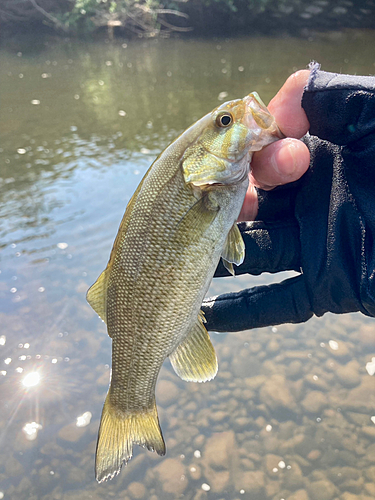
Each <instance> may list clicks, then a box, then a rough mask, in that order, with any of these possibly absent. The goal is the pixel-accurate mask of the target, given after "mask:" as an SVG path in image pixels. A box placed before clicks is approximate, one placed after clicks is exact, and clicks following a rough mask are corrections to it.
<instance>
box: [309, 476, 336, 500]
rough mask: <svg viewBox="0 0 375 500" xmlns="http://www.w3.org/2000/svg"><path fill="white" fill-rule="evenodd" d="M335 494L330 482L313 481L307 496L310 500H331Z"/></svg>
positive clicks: (333, 486) (334, 488) (334, 487)
mask: <svg viewBox="0 0 375 500" xmlns="http://www.w3.org/2000/svg"><path fill="white" fill-rule="evenodd" d="M336 494H337V489H336V486H335V485H334V484H333V483H331V481H328V480H322V481H314V482H312V483H310V485H309V496H310V498H311V500H332V499H333V498H334V497H335V496H336Z"/></svg>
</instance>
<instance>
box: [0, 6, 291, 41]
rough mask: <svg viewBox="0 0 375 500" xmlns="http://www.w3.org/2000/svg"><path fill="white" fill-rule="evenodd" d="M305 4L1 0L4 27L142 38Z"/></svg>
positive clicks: (1, 15)
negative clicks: (31, 26)
mask: <svg viewBox="0 0 375 500" xmlns="http://www.w3.org/2000/svg"><path fill="white" fill-rule="evenodd" d="M299 3H300V0H281V1H280V0H164V1H160V0H138V1H137V0H116V1H114V0H0V26H8V27H9V26H15V25H20V24H34V25H35V24H36V23H39V24H43V25H47V26H48V27H50V28H52V29H53V30H56V31H58V32H62V33H67V34H69V35H80V34H87V33H92V32H94V31H96V30H99V29H100V28H103V27H106V28H108V30H109V34H110V36H113V34H114V30H116V31H119V32H122V33H123V34H127V35H130V34H135V35H138V36H139V35H140V36H156V35H160V34H161V35H163V34H164V35H167V34H169V33H171V32H174V31H177V32H185V31H190V30H192V29H195V30H198V32H200V31H206V30H207V27H208V26H210V30H212V28H214V25H215V24H217V26H219V27H220V25H221V24H223V25H224V26H225V25H226V21H229V23H230V24H231V25H233V24H234V25H236V24H237V23H236V18H237V19H238V17H239V15H241V16H242V17H243V16H244V15H245V17H246V18H249V17H250V16H251V15H256V14H259V13H262V12H264V11H265V10H266V9H267V8H268V7H272V5H273V6H275V5H277V6H278V5H280V4H288V5H296V4H299ZM212 21H214V22H213V25H212Z"/></svg>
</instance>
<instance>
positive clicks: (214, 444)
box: [201, 431, 239, 493]
mask: <svg viewBox="0 0 375 500" xmlns="http://www.w3.org/2000/svg"><path fill="white" fill-rule="evenodd" d="M238 462H239V455H238V452H237V443H236V438H235V434H234V432H233V431H226V432H220V433H215V434H213V435H212V436H211V437H209V438H208V439H207V442H206V445H205V447H204V451H203V454H202V459H201V464H202V466H203V469H204V474H205V477H206V479H207V482H208V483H209V484H210V485H211V489H212V491H213V492H214V493H218V492H220V491H222V490H224V489H226V488H227V487H228V486H229V484H230V483H231V482H232V479H233V478H232V477H231V476H232V471H233V472H234V471H236V470H237V469H238Z"/></svg>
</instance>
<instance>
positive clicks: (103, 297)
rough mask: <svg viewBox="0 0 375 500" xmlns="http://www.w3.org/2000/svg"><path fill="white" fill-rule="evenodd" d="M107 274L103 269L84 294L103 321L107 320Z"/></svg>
mask: <svg viewBox="0 0 375 500" xmlns="http://www.w3.org/2000/svg"><path fill="white" fill-rule="evenodd" d="M107 274H108V273H107V270H105V271H103V272H102V274H101V275H100V276H99V278H98V279H97V280H96V281H95V283H94V284H93V285H91V287H90V288H89V289H88V291H87V294H86V299H87V302H88V303H89V304H90V306H91V307H92V308H93V309H94V311H95V312H96V314H98V315H99V316H100V317H101V319H102V320H103V321H105V322H107V282H108V276H107Z"/></svg>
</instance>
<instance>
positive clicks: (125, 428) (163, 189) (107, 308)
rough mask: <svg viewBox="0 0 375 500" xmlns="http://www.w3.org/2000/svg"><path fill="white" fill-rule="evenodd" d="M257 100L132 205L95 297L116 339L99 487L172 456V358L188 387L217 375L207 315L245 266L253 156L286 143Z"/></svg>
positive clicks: (207, 126) (220, 121)
mask: <svg viewBox="0 0 375 500" xmlns="http://www.w3.org/2000/svg"><path fill="white" fill-rule="evenodd" d="M250 96H251V99H250ZM250 96H247V97H246V98H244V99H243V100H237V101H232V102H230V103H226V104H224V105H222V106H220V107H219V108H217V109H216V110H214V111H213V112H212V113H210V114H208V115H206V116H205V117H203V118H202V119H201V120H199V121H198V122H197V123H196V124H194V125H193V126H192V127H190V128H189V129H188V130H187V131H186V132H184V134H182V135H181V136H180V137H179V138H177V139H176V141H174V142H173V143H172V144H171V145H170V146H169V147H168V148H167V149H166V150H165V151H164V152H163V153H162V154H161V155H160V156H159V157H158V159H157V160H156V161H155V162H154V164H153V165H152V166H151V168H150V169H149V171H148V172H147V174H146V175H145V177H144V178H143V180H142V182H141V184H140V186H139V187H138V189H137V191H136V192H135V194H134V196H133V198H132V199H131V201H130V202H129V204H128V207H127V209H126V212H125V215H124V218H123V220H122V223H121V225H120V229H119V232H118V235H117V238H116V241H115V244H114V247H113V249H112V252H111V256H110V260H109V262H108V265H107V268H106V270H105V271H104V272H103V273H102V274H101V275H100V277H99V278H98V280H97V282H96V283H95V284H94V285H93V286H92V287H91V288H90V290H89V292H88V301H89V302H90V304H91V305H92V307H93V308H94V309H95V311H96V312H97V313H98V314H99V315H100V316H101V317H102V319H104V320H105V321H106V323H107V328H108V333H109V335H110V336H111V338H112V376H111V384H110V389H109V392H108V395H107V399H106V402H105V404H104V408H103V414H102V420H101V426H100V431H99V438H98V445H97V456H96V474H97V479H98V481H102V480H105V479H107V478H111V477H113V476H114V475H116V474H117V473H118V472H119V470H120V468H121V465H122V463H123V462H125V463H126V462H127V461H128V460H129V459H130V458H131V456H132V446H133V444H140V445H142V446H145V447H147V448H148V449H150V450H156V451H157V452H158V453H159V454H161V455H162V454H164V453H165V445H164V441H163V437H162V434H161V430H160V426H159V422H158V416H157V410H156V403H155V385H156V380H157V376H158V374H159V371H160V368H161V366H162V364H163V362H164V360H165V359H166V358H167V357H168V356H169V357H170V360H171V363H172V366H173V368H174V369H175V371H176V373H177V374H178V375H179V376H180V377H181V378H183V379H184V380H188V381H198V382H203V381H206V380H210V379H212V378H213V377H214V376H215V375H216V372H217V360H216V356H215V352H214V349H213V347H212V344H211V342H210V340H209V337H208V334H207V331H206V330H205V328H204V325H203V323H204V318H203V316H202V315H201V313H200V306H201V303H202V300H203V298H204V296H205V294H206V292H207V289H208V287H209V285H210V282H211V280H212V277H213V274H214V272H215V269H216V267H217V264H218V262H219V259H220V257H223V259H224V263H225V264H226V265H227V267H228V269H232V264H233V263H235V264H240V263H241V262H242V260H243V257H244V245H243V241H242V237H241V235H240V233H239V231H238V229H237V226H236V224H235V221H236V219H237V217H238V214H239V212H240V209H241V206H242V203H243V200H244V197H245V193H246V190H247V187H248V171H249V163H250V158H251V154H252V151H254V150H258V149H260V148H261V147H262V146H263V145H265V144H267V143H270V142H272V141H274V140H276V139H277V138H279V137H280V135H279V132H278V129H277V127H276V125H275V123H274V121H273V119H272V117H271V119H270V118H269V117H270V115H269V114H268V111H267V110H266V109H265V108H264V107H263V106H262V105H261V104H260V103H259V100H258V98H257V97H256V96H255V97H254V96H252V95H251V94H250ZM254 102H255V103H254ZM251 106H253V107H254V106H255V111H254V110H253V109H252V107H251ZM259 108H260V109H259ZM228 117H229V118H228ZM228 120H230V123H228ZM254 120H255V121H254Z"/></svg>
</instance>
